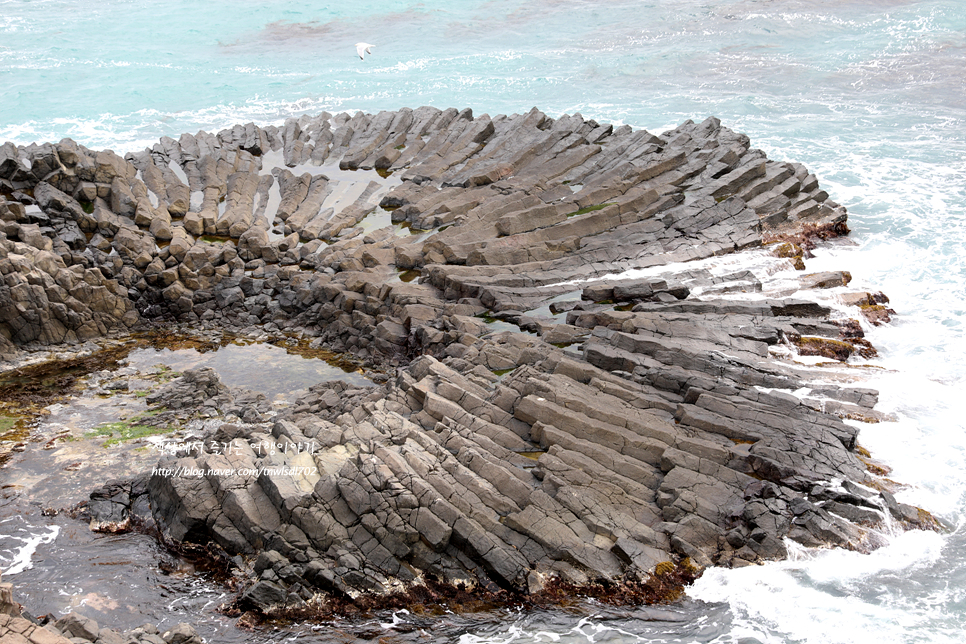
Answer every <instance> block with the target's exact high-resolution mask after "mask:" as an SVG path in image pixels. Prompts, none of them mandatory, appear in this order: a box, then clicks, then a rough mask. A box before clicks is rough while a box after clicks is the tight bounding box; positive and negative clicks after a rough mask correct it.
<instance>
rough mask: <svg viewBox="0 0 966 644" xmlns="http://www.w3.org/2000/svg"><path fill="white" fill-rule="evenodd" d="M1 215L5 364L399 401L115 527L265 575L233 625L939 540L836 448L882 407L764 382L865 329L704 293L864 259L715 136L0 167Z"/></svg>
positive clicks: (393, 128)
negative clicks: (69, 364) (273, 355)
mask: <svg viewBox="0 0 966 644" xmlns="http://www.w3.org/2000/svg"><path fill="white" fill-rule="evenodd" d="M352 171H355V174H352V173H351V172H352ZM377 172H378V174H377ZM0 191H2V193H3V194H6V195H7V197H6V199H5V201H2V202H0V216H2V218H3V220H4V221H5V222H6V223H5V230H4V233H5V238H3V239H2V240H0V252H2V258H0V272H2V273H3V274H4V284H5V285H4V286H3V287H0V288H2V289H3V290H2V291H0V312H2V313H0V315H2V318H0V333H2V335H3V337H5V338H6V345H5V348H6V351H7V352H8V353H9V352H11V351H13V350H15V347H16V346H19V345H25V344H28V343H31V342H33V343H38V342H40V343H52V342H62V341H67V342H70V341H73V340H75V339H76V340H83V339H85V338H87V337H90V336H91V335H92V334H95V333H100V334H104V333H109V332H112V331H119V330H120V331H123V330H124V329H126V328H131V327H132V326H134V325H135V324H137V323H138V322H139V321H147V320H159V319H160V320H177V321H180V322H184V323H189V324H195V325H198V326H205V327H209V328H211V327H223V328H232V329H245V328H248V327H252V326H256V325H260V326H261V327H263V328H266V329H270V330H273V331H288V332H293V333H299V334H301V335H302V336H304V337H312V338H315V339H314V341H313V345H314V346H323V347H326V348H329V349H333V350H336V351H345V352H349V353H352V354H354V355H355V356H357V357H359V358H362V359H365V360H367V361H369V363H370V364H377V365H381V366H383V367H390V366H395V367H398V368H397V369H396V370H395V372H394V374H393V376H392V377H391V378H390V379H389V381H388V382H386V383H385V384H384V385H381V386H378V387H372V388H370V389H358V388H348V387H347V386H346V385H344V384H332V383H327V384H324V385H320V386H318V387H315V388H313V389H312V390H311V391H309V393H308V394H307V395H306V396H305V397H304V398H303V399H301V400H300V401H298V402H297V403H296V404H295V405H293V406H291V407H290V408H288V409H286V410H283V411H281V412H280V415H279V416H278V417H277V419H276V420H274V421H273V422H247V423H239V424H226V425H224V426H222V427H221V428H220V429H218V430H217V431H216V432H215V433H214V434H212V435H210V436H209V437H208V439H209V440H210V441H214V442H216V443H218V444H220V445H222V446H228V445H230V446H231V449H228V448H226V447H223V449H222V450H221V453H210V452H207V453H197V452H196V453H188V454H181V455H177V456H172V457H169V458H168V459H167V460H164V461H162V462H161V463H159V465H158V468H157V469H156V473H155V474H154V476H153V478H152V479H151V480H150V481H149V482H147V483H148V484H145V483H146V481H145V480H144V479H141V480H140V481H135V482H133V483H132V482H130V481H129V482H126V483H123V482H119V483H115V484H113V485H114V487H113V488H111V487H110V486H109V488H110V489H105V490H102V491H100V492H99V493H98V496H97V499H98V503H97V505H98V507H100V508H102V510H100V511H102V512H104V513H105V516H106V517H109V518H110V519H109V520H110V521H114V522H116V521H118V520H123V517H124V513H125V512H126V508H128V507H131V506H132V505H138V504H139V503H140V502H139V501H138V500H137V499H138V498H140V497H143V496H144V495H148V496H149V500H150V506H151V509H152V513H153V520H154V521H156V522H157V525H158V527H159V528H160V529H161V531H162V532H163V534H164V535H165V536H166V537H167V538H169V539H172V540H174V541H193V542H201V543H204V542H208V541H214V542H216V543H217V544H218V545H219V546H220V547H222V548H224V549H225V550H226V551H228V552H229V553H230V554H233V555H234V554H242V555H248V556H250V557H251V558H252V559H250V562H251V563H252V570H251V572H252V574H253V575H254V576H255V578H256V579H257V582H256V583H254V585H252V586H251V588H249V589H248V590H247V591H246V592H245V595H244V600H245V601H248V602H250V603H252V604H254V605H256V606H259V607H261V608H263V609H264V608H268V607H271V606H277V605H291V604H293V603H294V604H298V603H299V602H301V601H304V600H305V599H307V598H308V597H310V596H311V595H312V593H314V592H316V591H317V590H319V589H321V590H326V591H330V592H335V593H341V594H345V595H349V596H352V595H353V594H357V593H360V592H367V591H370V592H385V591H389V590H396V589H405V588H407V587H409V586H410V585H412V584H414V583H418V582H419V581H420V580H422V579H425V578H427V575H431V576H433V577H435V578H436V579H440V580H445V581H447V582H450V583H453V584H458V583H464V584H466V585H467V586H475V585H480V586H482V587H485V588H490V587H492V588H504V589H512V590H514V591H521V592H526V591H528V590H529V591H535V590H538V589H539V588H541V587H542V586H543V585H544V583H545V582H546V581H547V580H548V579H551V578H554V577H558V578H561V579H564V580H567V581H569V582H571V583H574V584H578V585H579V584H583V583H587V582H588V581H592V580H594V579H597V578H600V577H604V578H610V579H617V578H622V577H625V576H627V575H640V574H645V573H649V572H652V571H654V570H655V567H657V566H658V564H661V563H662V562H665V561H676V560H678V559H680V558H681V557H690V559H691V560H692V561H693V562H694V563H696V564H699V565H702V566H704V565H710V564H713V563H714V564H721V565H744V564H748V563H752V562H756V561H760V560H761V559H773V558H780V557H783V556H785V554H786V551H785V546H784V543H783V539H784V538H786V537H787V538H791V539H793V540H795V541H798V542H800V543H803V544H805V545H810V546H816V545H825V544H831V545H837V546H843V547H850V548H865V547H873V546H874V545H875V544H874V543H872V542H870V541H869V540H870V538H871V537H870V533H869V532H868V531H867V530H866V529H865V528H864V527H863V525H866V524H869V523H876V522H879V521H881V520H883V518H884V516H885V515H886V514H888V513H890V512H891V514H893V515H894V516H897V517H899V518H900V519H902V520H904V521H908V522H912V523H916V522H919V521H925V520H926V519H925V518H922V517H920V516H919V513H918V512H917V511H916V510H915V509H914V508H909V507H908V506H902V505H901V504H897V503H896V502H895V500H894V499H893V498H892V497H891V495H889V494H888V492H881V493H880V492H879V491H877V490H876V489H874V488H875V487H876V486H875V480H874V477H873V475H872V474H870V473H869V472H868V471H867V469H866V466H865V464H864V463H863V462H862V461H861V460H860V459H859V457H858V456H857V454H856V434H857V430H856V429H855V427H854V426H852V425H850V424H847V423H845V422H843V420H842V418H841V417H844V416H849V415H852V416H853V417H874V416H875V412H874V411H873V410H872V407H873V406H874V404H875V402H876V393H875V392H874V391H870V390H866V389H857V388H841V387H837V386H829V385H826V386H823V387H814V386H812V394H811V397H806V398H804V399H802V398H800V397H796V396H792V395H791V392H792V391H797V390H801V389H803V388H806V387H809V386H810V385H809V384H808V382H807V374H805V373H804V372H803V371H801V370H800V369H794V368H791V367H790V366H788V365H785V364H782V363H781V362H778V361H776V360H774V359H773V357H772V353H773V351H772V349H774V348H776V347H780V346H783V345H793V344H794V345H801V346H802V347H804V349H803V352H806V351H807V350H813V351H815V352H817V353H819V354H822V355H833V356H834V357H836V358H838V359H847V358H848V357H849V356H850V355H851V354H853V353H857V354H860V353H862V352H866V354H867V353H868V352H869V351H870V350H872V349H871V347H870V346H869V345H868V344H867V343H866V342H865V341H864V340H862V338H861V327H860V326H859V325H858V323H857V322H856V323H845V322H842V321H838V320H830V319H829V313H830V311H829V309H828V308H826V307H823V306H820V305H818V304H815V303H813V302H810V301H806V300H801V299H788V298H768V297H764V296H758V297H756V296H755V293H759V292H760V291H761V282H760V281H759V279H758V278H757V277H756V276H755V275H754V274H753V273H752V272H750V271H737V272H732V273H727V274H719V273H717V272H715V271H711V270H709V269H707V268H702V267H695V266H696V265H694V264H690V265H689V264H687V263H686V262H692V261H694V260H701V259H707V258H712V257H715V256H721V255H726V254H731V253H737V252H740V251H743V250H745V249H753V248H756V247H759V246H762V244H763V243H764V242H766V241H769V240H771V239H784V240H790V242H795V243H788V244H786V245H787V246H789V247H790V248H793V249H798V251H794V250H793V252H792V253H791V254H790V255H788V256H789V257H794V258H796V259H797V261H798V262H800V261H801V249H800V248H799V247H798V246H797V245H796V244H797V243H801V242H802V240H805V239H808V238H809V236H812V235H829V234H831V235H835V234H844V233H847V231H848V229H847V228H846V227H845V221H846V212H845V209H844V208H842V207H841V206H839V205H837V204H835V203H833V202H831V201H830V200H829V199H828V195H827V194H826V193H825V192H824V191H823V190H821V189H820V188H819V186H818V182H817V179H816V178H815V176H814V175H813V174H810V173H809V172H808V171H807V170H806V169H805V168H804V167H802V166H801V165H798V164H794V163H780V162H775V161H771V160H768V159H767V158H766V157H765V155H764V154H763V153H762V152H761V151H760V150H756V149H753V148H751V147H750V143H749V140H748V138H747V137H746V136H744V135H741V134H737V133H734V132H732V131H731V130H728V129H727V128H724V127H722V126H721V125H720V123H719V122H718V121H717V120H716V119H714V118H710V119H708V120H706V121H704V122H703V123H700V124H695V123H692V122H690V121H688V122H686V123H684V124H683V125H681V126H680V127H678V128H677V129H674V130H671V131H669V132H666V133H664V134H663V135H661V136H655V135H653V134H650V133H648V132H646V131H644V130H637V131H634V130H632V129H631V128H630V127H627V126H622V127H618V128H614V127H612V126H609V125H601V124H598V123H596V122H594V121H592V120H585V119H583V118H582V117H581V116H579V115H574V116H566V115H565V116H563V117H561V118H558V119H552V118H549V117H547V116H546V115H545V114H543V113H541V112H539V111H538V110H536V109H534V110H532V111H531V112H529V113H527V114H524V115H513V116H502V115H501V116H496V117H493V118H490V117H488V116H481V117H477V118H474V117H473V115H472V112H471V111H470V110H463V111H457V110H455V109H449V110H438V109H436V108H431V107H423V108H419V109H416V110H408V109H406V110H400V111H398V112H382V113H379V114H377V115H369V114H363V113H358V114H356V115H355V116H350V115H347V114H339V115H336V116H332V115H330V114H327V113H326V114H322V115H320V116H317V117H308V116H303V117H300V118H298V119H295V118H292V119H289V120H288V121H286V123H285V124H284V126H283V127H280V128H276V127H266V128H260V127H256V126H254V125H252V124H249V125H246V126H236V127H234V128H232V129H230V130H225V131H222V132H220V133H218V134H217V135H213V134H207V133H204V132H199V133H198V134H197V135H194V136H192V135H188V134H186V135H183V136H181V138H180V139H179V140H177V141H175V140H173V139H170V138H164V139H162V140H161V142H160V143H159V144H157V145H155V146H154V147H153V148H152V149H150V150H146V151H144V152H142V153H137V154H128V155H126V156H125V157H124V158H121V157H119V156H117V155H115V154H113V153H112V152H110V151H102V152H92V151H90V150H87V149H85V148H83V147H81V146H78V145H76V144H74V143H73V142H71V141H69V140H65V141H62V142H60V143H58V144H45V145H41V146H36V145H34V146H29V147H21V148H17V147H15V146H13V145H12V144H7V145H5V146H3V147H0ZM796 252H797V254H796ZM662 267H664V268H662ZM629 269H648V272H647V276H645V277H637V278H633V279H618V278H616V277H615V276H617V275H619V274H621V273H622V272H624V271H627V270H629ZM415 278H418V279H415ZM848 279H849V276H848V274H847V273H837V274H824V275H819V276H810V277H807V278H803V286H805V287H808V288H825V287H829V286H834V285H840V284H844V283H847V282H848ZM732 293H744V294H746V297H745V298H744V299H741V300H737V299H734V298H729V297H728V296H729V294H732ZM870 301H871V300H870ZM494 320H500V321H502V323H503V327H502V328H509V329H511V330H509V331H503V332H500V331H495V330H494V327H495V326H498V325H494V324H491V323H492V322H493V321H494ZM863 355H865V354H863ZM192 377H195V378H197V377H198V376H197V375H196V376H192ZM831 412H835V413H831ZM259 419H262V417H261V414H253V416H252V418H251V419H250V420H253V421H258V420H259ZM262 420H263V419H262ZM268 445H273V446H274V447H273V448H272V449H268V448H267V447H266V446H268ZM157 472H165V473H157ZM171 472H189V473H191V475H171V474H170V473H171ZM198 472H200V473H201V474H200V475H197V473H198ZM138 495H140V497H139V496H138ZM142 500H143V499H142ZM142 505H143V504H142ZM112 506H117V507H112Z"/></svg>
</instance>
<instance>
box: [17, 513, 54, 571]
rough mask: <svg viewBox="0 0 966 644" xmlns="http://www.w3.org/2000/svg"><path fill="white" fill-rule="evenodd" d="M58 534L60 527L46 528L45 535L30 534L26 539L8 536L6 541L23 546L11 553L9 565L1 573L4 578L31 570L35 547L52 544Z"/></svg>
mask: <svg viewBox="0 0 966 644" xmlns="http://www.w3.org/2000/svg"><path fill="white" fill-rule="evenodd" d="M58 534H60V526H56V525H54V526H48V527H47V533H46V534H32V535H30V536H27V537H19V536H9V537H8V539H12V540H15V541H19V542H20V543H22V544H23V545H21V546H20V547H19V548H17V550H16V552H14V553H13V557H12V559H11V561H10V564H9V565H8V566H7V568H6V569H5V570H4V571H3V574H4V575H5V576H10V575H16V574H19V573H21V572H23V571H24V570H27V569H28V568H33V567H34V564H33V556H34V553H35V552H37V547H38V546H41V545H45V544H48V543H53V542H54V540H55V539H56V538H57V535H58Z"/></svg>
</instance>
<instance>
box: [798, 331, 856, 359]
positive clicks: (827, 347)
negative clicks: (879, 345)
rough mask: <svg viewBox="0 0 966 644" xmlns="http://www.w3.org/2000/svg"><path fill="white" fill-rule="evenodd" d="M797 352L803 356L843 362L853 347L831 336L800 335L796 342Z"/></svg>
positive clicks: (850, 353)
mask: <svg viewBox="0 0 966 644" xmlns="http://www.w3.org/2000/svg"><path fill="white" fill-rule="evenodd" d="M795 344H796V345H798V352H799V354H801V355H803V356H822V357H824V358H832V359H834V360H840V361H842V362H845V361H846V360H848V359H849V356H851V355H852V352H853V351H854V350H855V347H854V346H852V345H851V344H849V343H848V342H842V341H841V340H833V339H831V338H815V337H804V336H803V337H801V338H799V339H798V340H797V341H796V342H795Z"/></svg>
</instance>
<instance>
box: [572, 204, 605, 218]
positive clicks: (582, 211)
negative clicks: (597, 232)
mask: <svg viewBox="0 0 966 644" xmlns="http://www.w3.org/2000/svg"><path fill="white" fill-rule="evenodd" d="M613 205H614V204H613V203H601V204H597V205H596V206H587V207H586V208H581V209H580V210H577V211H574V212H572V213H570V214H569V215H567V216H568V217H576V216H578V215H586V214H587V213H588V212H594V211H595V210H601V209H603V208H606V207H607V206H613Z"/></svg>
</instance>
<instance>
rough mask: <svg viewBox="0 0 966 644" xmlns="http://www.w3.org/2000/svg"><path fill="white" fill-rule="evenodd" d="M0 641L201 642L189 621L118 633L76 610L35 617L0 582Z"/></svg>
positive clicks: (8, 586) (74, 643)
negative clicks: (56, 615)
mask: <svg viewBox="0 0 966 644" xmlns="http://www.w3.org/2000/svg"><path fill="white" fill-rule="evenodd" d="M0 641H3V642H4V644H79V643H83V642H90V643H92V644H95V643H97V644H115V643H116V644H202V642H203V640H202V639H201V637H199V636H198V634H197V633H196V632H195V630H194V629H193V628H192V627H191V626H190V625H189V624H178V625H177V626H175V627H174V628H171V629H169V630H167V631H165V632H163V633H162V632H160V631H159V630H158V628H157V627H156V626H153V625H151V624H145V625H144V626H139V627H138V628H135V629H132V630H130V631H127V632H124V633H121V632H119V631H117V630H115V629H112V628H108V627H102V626H99V625H98V623H97V622H96V621H94V620H93V619H91V618H89V617H85V616H84V615H82V614H80V613H76V612H70V613H68V614H67V615H64V616H63V617H61V618H60V619H56V620H55V619H54V618H52V617H50V616H49V615H44V616H43V617H42V618H36V617H34V616H33V615H31V614H30V613H28V612H26V611H24V610H23V607H22V606H21V605H20V604H18V603H17V602H15V601H14V599H13V592H12V586H11V584H9V583H0Z"/></svg>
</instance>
